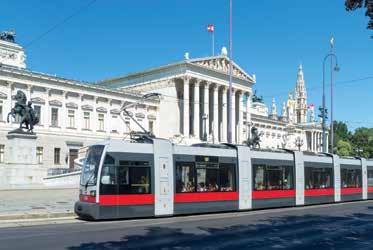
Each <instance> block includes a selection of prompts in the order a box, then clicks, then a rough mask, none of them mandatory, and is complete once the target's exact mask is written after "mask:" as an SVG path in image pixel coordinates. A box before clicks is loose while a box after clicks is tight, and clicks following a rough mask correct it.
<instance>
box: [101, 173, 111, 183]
mask: <svg viewBox="0 0 373 250" xmlns="http://www.w3.org/2000/svg"><path fill="white" fill-rule="evenodd" d="M101 183H102V184H104V185H110V184H111V181H110V176H109V175H104V176H102V177H101Z"/></svg>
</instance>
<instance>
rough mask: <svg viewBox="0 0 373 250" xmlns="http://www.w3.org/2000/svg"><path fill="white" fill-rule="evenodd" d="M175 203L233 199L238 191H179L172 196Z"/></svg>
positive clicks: (236, 196) (235, 198)
mask: <svg viewBox="0 0 373 250" xmlns="http://www.w3.org/2000/svg"><path fill="white" fill-rule="evenodd" d="M174 200H175V203H182V202H207V201H235V200H238V192H206V193H202V192H201V193H179V194H175V196H174Z"/></svg>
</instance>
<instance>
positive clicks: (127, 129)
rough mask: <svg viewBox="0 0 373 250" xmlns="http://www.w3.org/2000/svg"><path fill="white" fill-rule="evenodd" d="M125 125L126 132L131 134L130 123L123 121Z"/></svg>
mask: <svg viewBox="0 0 373 250" xmlns="http://www.w3.org/2000/svg"><path fill="white" fill-rule="evenodd" d="M125 124H126V132H127V133H129V132H131V123H130V121H125Z"/></svg>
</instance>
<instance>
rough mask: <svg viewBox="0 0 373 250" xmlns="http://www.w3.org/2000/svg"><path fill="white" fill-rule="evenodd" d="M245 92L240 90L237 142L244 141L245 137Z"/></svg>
mask: <svg viewBox="0 0 373 250" xmlns="http://www.w3.org/2000/svg"><path fill="white" fill-rule="evenodd" d="M242 107H243V94H242V92H238V105H237V108H238V126H237V131H238V132H237V143H242V141H243V140H242V138H243V108H242Z"/></svg>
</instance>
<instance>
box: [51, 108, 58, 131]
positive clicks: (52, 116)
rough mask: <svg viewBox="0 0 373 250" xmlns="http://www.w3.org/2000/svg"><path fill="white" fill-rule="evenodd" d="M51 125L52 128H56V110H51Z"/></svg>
mask: <svg viewBox="0 0 373 250" xmlns="http://www.w3.org/2000/svg"><path fill="white" fill-rule="evenodd" d="M51 125H52V127H58V108H52V113H51Z"/></svg>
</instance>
